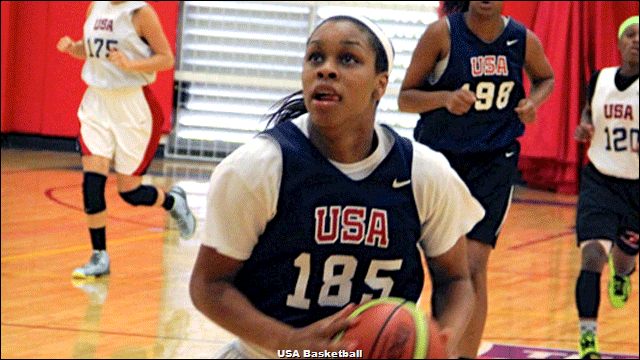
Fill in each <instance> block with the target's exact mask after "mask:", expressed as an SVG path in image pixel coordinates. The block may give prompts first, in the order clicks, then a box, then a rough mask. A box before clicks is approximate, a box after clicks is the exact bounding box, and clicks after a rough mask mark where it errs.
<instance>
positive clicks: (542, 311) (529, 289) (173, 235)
mask: <svg viewBox="0 0 640 360" xmlns="http://www.w3.org/2000/svg"><path fill="white" fill-rule="evenodd" d="M213 167H214V165H213V164H207V163H196V162H175V161H168V160H165V161H161V160H154V162H153V165H152V168H151V169H150V173H149V175H147V176H145V180H144V181H146V182H148V183H152V184H155V185H159V186H163V187H165V188H167V189H168V188H169V187H171V186H172V184H174V183H178V184H180V185H181V186H182V187H184V189H185V190H187V192H188V200H189V203H190V206H191V208H192V210H193V211H194V214H195V215H196V218H197V219H198V220H199V221H200V222H201V223H202V221H203V218H204V211H205V209H204V204H205V202H204V197H205V193H206V190H207V180H208V178H209V175H210V173H211V171H212V169H213ZM81 184H82V173H81V171H80V159H79V156H78V155H76V154H69V153H56V152H33V151H16V150H2V242H1V244H2V258H1V261H2V279H1V280H2V281H1V283H2V299H1V300H2V303H1V304H2V321H1V333H2V336H1V338H2V354H1V355H2V358H211V356H212V355H213V354H214V352H215V351H216V350H217V349H218V348H219V347H220V346H221V345H222V344H224V343H226V342H227V341H229V340H230V339H232V338H233V337H232V336H231V335H230V334H228V333H226V332H225V331H224V330H221V329H220V328H219V327H217V326H216V325H214V324H213V323H211V322H210V321H209V320H208V319H206V318H205V317H204V316H203V315H201V314H200V313H199V312H198V311H196V310H195V309H194V307H193V305H192V304H191V301H190V299H189V295H188V290H187V285H188V281H189V277H190V274H191V270H192V267H193V262H194V260H195V256H196V252H197V250H198V248H199V246H200V241H199V239H200V238H201V236H202V227H201V225H202V224H200V225H199V226H198V227H197V229H196V234H195V236H194V238H193V239H192V240H189V241H184V240H181V239H179V237H178V233H177V229H176V225H175V223H174V222H173V220H172V219H171V218H170V217H168V216H167V214H166V213H165V212H164V211H162V210H160V209H157V208H146V207H131V206H128V205H127V204H126V203H124V201H123V200H122V199H120V197H119V196H118V195H117V191H116V184H115V177H109V180H108V181H107V185H106V199H107V206H108V213H109V224H108V227H107V239H108V241H107V249H108V250H109V255H110V257H111V272H112V273H111V275H110V276H108V277H106V278H104V279H102V280H98V281H92V282H73V281H72V279H71V272H72V270H73V269H74V268H76V267H78V266H81V265H83V264H85V263H86V262H87V261H88V260H89V257H90V252H91V246H90V241H89V237H88V231H87V229H86V222H85V217H84V214H83V211H82V197H81ZM515 199H516V200H515V201H514V203H513V204H512V206H511V210H510V213H509V216H508V218H507V220H506V222H505V225H504V228H503V230H502V234H501V237H500V238H499V240H498V246H497V248H496V250H495V251H493V253H492V255H491V258H490V263H489V314H488V320H487V325H486V330H485V334H484V339H483V340H484V341H485V342H487V343H497V344H511V345H523V346H532V347H540V348H551V349H568V350H575V349H576V346H577V339H578V329H577V311H576V309H575V305H574V304H575V302H574V285H575V281H576V275H577V273H578V270H579V263H580V256H579V253H578V251H577V248H576V246H575V234H574V232H573V224H574V217H575V201H576V197H575V196H563V195H557V194H551V193H546V192H541V191H534V190H529V189H523V188H520V189H517V191H516V194H515ZM607 271H608V269H607V268H605V274H606V272H607ZM606 284H607V277H606V276H603V278H602V296H601V299H602V300H601V305H600V319H599V331H598V334H599V336H598V339H599V342H600V349H601V350H602V351H603V352H611V353H618V354H627V355H631V356H632V357H636V358H637V357H638V352H639V351H638V337H639V335H638V287H639V286H638V272H636V273H635V274H634V275H633V276H632V295H631V298H630V300H629V303H628V304H627V306H626V307H624V308H622V309H614V308H612V307H611V305H610V304H609V301H608V298H607V295H606Z"/></svg>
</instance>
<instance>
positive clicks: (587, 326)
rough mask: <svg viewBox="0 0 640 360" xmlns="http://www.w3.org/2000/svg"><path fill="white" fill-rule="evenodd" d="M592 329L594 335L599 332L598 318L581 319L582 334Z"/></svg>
mask: <svg viewBox="0 0 640 360" xmlns="http://www.w3.org/2000/svg"><path fill="white" fill-rule="evenodd" d="M587 331H591V332H592V333H593V334H594V335H595V334H596V333H597V332H598V321H597V320H580V334H584V333H586V332H587Z"/></svg>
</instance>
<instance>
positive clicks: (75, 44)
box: [56, 1, 94, 60]
mask: <svg viewBox="0 0 640 360" xmlns="http://www.w3.org/2000/svg"><path fill="white" fill-rule="evenodd" d="M93 3H94V2H93V1H92V2H91V4H89V7H88V9H87V18H89V15H91V10H93ZM56 48H58V51H60V52H62V53H66V54H69V55H71V56H73V57H74V58H76V59H79V60H84V59H86V58H87V53H86V52H85V50H84V38H82V39H80V40H78V41H73V39H71V37H69V36H63V37H62V38H61V39H60V40H58V44H56Z"/></svg>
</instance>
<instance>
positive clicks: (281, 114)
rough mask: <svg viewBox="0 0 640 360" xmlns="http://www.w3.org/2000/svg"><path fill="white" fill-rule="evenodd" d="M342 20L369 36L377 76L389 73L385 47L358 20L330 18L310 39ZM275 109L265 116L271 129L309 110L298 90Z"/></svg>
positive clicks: (342, 17) (346, 17)
mask: <svg viewBox="0 0 640 360" xmlns="http://www.w3.org/2000/svg"><path fill="white" fill-rule="evenodd" d="M342 20H348V21H351V22H352V23H354V24H356V25H357V26H358V28H360V30H362V31H363V32H365V33H366V34H367V37H368V38H369V45H371V47H372V48H373V50H374V52H375V53H376V63H375V70H376V74H379V73H381V72H384V71H387V70H388V68H389V61H390V59H387V53H386V52H385V50H384V46H383V45H382V43H381V42H380V40H379V39H378V37H377V36H376V35H375V34H374V33H373V32H372V31H371V29H369V28H368V27H367V26H366V25H365V24H363V23H362V22H360V21H359V20H358V19H355V18H352V17H350V16H345V15H337V16H332V17H330V18H327V19H325V20H324V21H323V22H321V23H320V24H319V25H318V26H316V28H315V30H313V32H312V33H311V35H309V38H311V36H312V35H313V34H314V33H315V32H316V30H318V29H319V28H320V26H322V25H324V24H325V23H327V22H329V21H342ZM307 44H308V40H307ZM392 51H393V47H392ZM273 108H277V110H275V111H274V112H273V113H270V114H266V115H265V116H264V117H265V118H266V119H267V127H269V125H271V124H272V123H274V124H275V125H278V124H280V123H282V122H285V121H287V120H290V119H295V118H297V117H298V116H300V115H302V114H306V113H307V108H306V106H305V105H304V98H303V95H302V90H298V91H296V92H294V93H293V94H290V95H288V96H286V97H284V98H283V99H281V100H279V101H278V102H277V103H275V104H274V105H273V106H272V107H271V109H273Z"/></svg>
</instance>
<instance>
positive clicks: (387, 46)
mask: <svg viewBox="0 0 640 360" xmlns="http://www.w3.org/2000/svg"><path fill="white" fill-rule="evenodd" d="M340 16H346V17H350V18H353V19H356V20H358V21H359V22H361V23H362V24H364V26H366V27H367V28H369V30H371V32H372V33H373V34H374V35H375V36H376V37H377V38H378V41H380V43H381V44H382V47H383V48H384V52H385V54H386V55H387V63H388V64H389V65H388V69H387V71H388V72H389V74H390V73H391V70H392V69H393V46H391V41H390V40H389V38H388V37H387V35H385V34H384V33H383V32H382V29H380V27H379V26H378V25H376V24H374V23H373V22H372V21H371V20H369V19H367V18H366V17H364V16H361V15H346V14H342V15H340Z"/></svg>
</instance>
